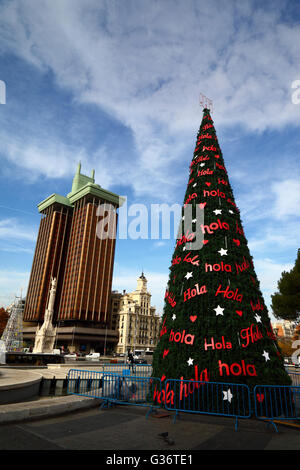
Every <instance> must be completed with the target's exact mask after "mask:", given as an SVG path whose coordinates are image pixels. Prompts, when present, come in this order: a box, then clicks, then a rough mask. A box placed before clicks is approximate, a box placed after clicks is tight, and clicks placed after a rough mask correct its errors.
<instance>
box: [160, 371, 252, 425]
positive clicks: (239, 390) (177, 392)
mask: <svg viewBox="0 0 300 470" xmlns="http://www.w3.org/2000/svg"><path fill="white" fill-rule="evenodd" d="M163 398H164V402H165V407H166V409H167V410H170V411H176V414H175V417H174V421H175V420H176V418H177V416H178V414H179V412H181V411H182V412H187V413H197V414H210V415H219V416H229V417H234V418H235V419H236V420H235V430H237V426H238V418H250V416H251V402H250V390H249V387H248V386H247V385H244V384H234V383H222V382H200V381H194V380H180V379H168V380H166V382H165V394H164V397H163Z"/></svg>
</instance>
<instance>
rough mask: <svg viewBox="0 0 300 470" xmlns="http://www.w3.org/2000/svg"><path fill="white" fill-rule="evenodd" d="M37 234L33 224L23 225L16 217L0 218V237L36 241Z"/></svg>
mask: <svg viewBox="0 0 300 470" xmlns="http://www.w3.org/2000/svg"><path fill="white" fill-rule="evenodd" d="M36 236H37V235H36V232H35V231H34V229H33V227H32V226H26V225H23V224H22V223H20V222H19V221H18V220H17V219H16V218H9V219H2V220H0V239H6V240H14V239H20V240H24V241H28V242H34V241H35V240H36Z"/></svg>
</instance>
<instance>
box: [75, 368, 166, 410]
mask: <svg viewBox="0 0 300 470" xmlns="http://www.w3.org/2000/svg"><path fill="white" fill-rule="evenodd" d="M138 371H139V372H142V373H144V372H145V370H142V369H138ZM67 378H68V387H67V393H68V394H71V395H81V396H86V397H90V398H100V399H101V400H103V402H102V404H101V408H104V407H106V406H111V405H112V404H117V403H119V404H127V405H138V406H144V407H149V411H148V412H147V416H146V417H148V416H149V414H150V413H151V412H152V411H153V410H154V409H155V408H158V406H155V405H154V404H153V400H152V396H153V393H154V389H156V390H158V391H159V392H161V388H162V385H161V380H160V379H157V378H153V377H145V376H143V375H142V376H136V375H133V371H132V369H129V368H128V367H127V369H125V368H123V370H122V373H121V374H120V373H117V372H104V373H103V372H102V371H90V370H80V369H70V370H69V372H68V377H67Z"/></svg>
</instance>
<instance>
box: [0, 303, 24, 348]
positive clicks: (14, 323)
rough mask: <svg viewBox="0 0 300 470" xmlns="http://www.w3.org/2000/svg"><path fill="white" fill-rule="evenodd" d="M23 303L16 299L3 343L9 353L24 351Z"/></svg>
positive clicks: (4, 333) (4, 332)
mask: <svg viewBox="0 0 300 470" xmlns="http://www.w3.org/2000/svg"><path fill="white" fill-rule="evenodd" d="M23 307H24V306H23V302H22V299H19V300H18V299H17V298H16V299H15V302H14V305H13V306H12V308H11V312H10V316H9V319H8V321H7V324H6V327H5V330H4V331H3V334H2V337H1V341H3V342H4V344H5V347H6V351H7V352H21V351H23Z"/></svg>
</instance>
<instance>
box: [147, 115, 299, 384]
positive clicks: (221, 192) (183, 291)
mask: <svg viewBox="0 0 300 470" xmlns="http://www.w3.org/2000/svg"><path fill="white" fill-rule="evenodd" d="M203 113H204V114H203V119H202V123H201V126H200V129H199V132H198V135H197V143H196V147H195V151H194V156H193V159H192V162H191V165H190V174H189V179H188V185H187V190H186V193H185V197H184V203H183V211H182V214H183V220H182V222H181V224H182V231H181V234H180V235H179V236H178V239H177V242H176V245H175V249H174V254H173V258H172V263H171V266H170V275H169V281H168V286H167V289H166V293H165V306H164V313H163V318H162V328H161V332H160V340H159V343H158V346H157V348H156V350H155V353H154V357H153V377H158V378H161V379H162V380H164V379H165V378H173V379H181V380H191V379H193V380H203V381H211V382H227V383H228V382H234V383H244V384H248V385H250V386H251V387H253V386H254V385H256V384H290V379H289V377H288V375H287V373H286V371H285V369H284V365H283V359H282V356H281V353H280V349H279V347H278V344H277V342H276V338H275V336H274V334H273V331H272V326H271V322H270V318H269V316H268V311H267V308H266V306H265V303H264V300H263V296H262V293H261V291H260V288H259V281H258V279H257V277H256V274H255V271H254V266H253V261H252V257H251V255H250V252H249V249H248V243H247V240H246V237H245V235H244V231H243V228H242V223H241V218H240V213H239V210H238V208H237V206H236V204H235V200H234V196H233V192H232V188H231V186H230V182H229V179H228V175H227V171H226V168H225V164H224V160H223V156H222V152H221V149H220V146H219V144H218V139H217V136H216V131H215V128H214V124H213V120H212V118H211V116H210V112H209V110H208V109H204V111H203ZM188 205H191V206H192V226H191V227H190V228H187V227H186V226H185V219H186V211H184V208H186V207H187V206H188ZM199 210H202V211H204V214H203V212H202V215H204V219H203V220H202V221H200V223H199V220H198V221H197V220H196V219H197V213H198V218H199ZM197 211H198V212H197ZM200 241H201V246H200V247H199V242H200ZM196 242H197V245H196ZM196 246H198V248H196V249H193V247H196Z"/></svg>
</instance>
